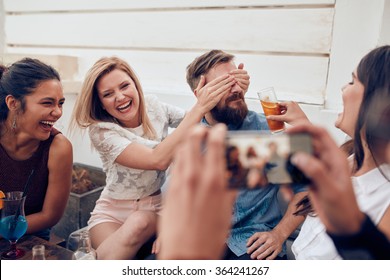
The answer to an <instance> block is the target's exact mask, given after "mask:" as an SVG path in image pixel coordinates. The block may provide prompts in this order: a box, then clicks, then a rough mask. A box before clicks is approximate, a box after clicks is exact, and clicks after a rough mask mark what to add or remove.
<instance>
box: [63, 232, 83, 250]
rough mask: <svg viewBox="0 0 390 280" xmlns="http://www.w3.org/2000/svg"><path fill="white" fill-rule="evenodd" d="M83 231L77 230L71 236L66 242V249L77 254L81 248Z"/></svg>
mask: <svg viewBox="0 0 390 280" xmlns="http://www.w3.org/2000/svg"><path fill="white" fill-rule="evenodd" d="M80 237H81V231H79V230H77V231H74V232H72V233H71V234H69V236H68V239H67V240H66V249H68V250H70V251H73V252H75V251H76V250H77V247H78V246H79V242H80Z"/></svg>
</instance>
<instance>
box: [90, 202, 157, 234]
mask: <svg viewBox="0 0 390 280" xmlns="http://www.w3.org/2000/svg"><path fill="white" fill-rule="evenodd" d="M160 210H161V194H158V195H153V196H147V197H144V198H142V199H139V200H138V199H137V200H134V199H128V200H119V199H112V198H109V197H107V196H101V197H100V198H99V199H98V200H97V201H96V205H95V208H94V209H93V211H92V213H91V218H90V219H89V221H88V229H91V228H93V227H94V226H96V225H98V224H101V223H106V222H110V223H117V224H120V225H122V224H123V223H124V222H125V220H126V219H127V218H128V217H129V216H130V215H131V214H132V213H134V212H136V211H152V212H156V213H157V214H158V213H159V211H160Z"/></svg>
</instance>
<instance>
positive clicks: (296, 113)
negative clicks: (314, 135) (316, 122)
mask: <svg viewBox="0 0 390 280" xmlns="http://www.w3.org/2000/svg"><path fill="white" fill-rule="evenodd" d="M279 105H280V107H281V111H282V115H271V116H267V119H269V120H272V121H282V122H285V123H288V124H289V125H296V124H300V123H310V121H309V119H308V118H307V116H306V114H305V113H304V112H303V110H302V109H301V107H300V106H299V104H298V103H297V102H294V101H286V102H279Z"/></svg>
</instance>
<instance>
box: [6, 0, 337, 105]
mask: <svg viewBox="0 0 390 280" xmlns="http://www.w3.org/2000/svg"><path fill="white" fill-rule="evenodd" d="M333 6H334V0H333V1H329V0H328V1H315V0H312V1H308V0H306V1H292V0H289V1H264V0H263V1H218V0H212V1H93V2H91V1H66V2H63V1H60V2H59V1H43V0H37V1H33V2H32V1H20V0H19V1H18V0H16V1H10V0H6V1H5V9H6V12H7V16H6V36H7V46H8V51H9V52H26V51H28V52H43V53H51V52H50V51H51V50H55V51H56V52H57V53H60V54H65V53H71V54H72V55H77V56H80V57H82V60H83V62H82V63H81V65H80V66H81V67H80V75H81V77H80V79H82V76H83V74H84V73H85V71H86V68H88V67H89V66H90V65H91V64H92V63H93V62H94V61H95V60H96V59H97V58H99V57H100V56H102V55H108V54H114V55H118V56H121V57H123V58H125V59H127V60H129V62H130V63H131V64H132V65H133V66H134V68H135V69H136V71H137V72H138V73H139V75H140V77H141V80H142V81H143V84H144V85H145V88H146V89H147V90H150V91H153V92H156V93H170V94H176V95H179V94H191V93H190V92H189V90H188V87H187V86H186V84H185V80H184V79H183V77H184V69H185V67H186V66H187V65H188V63H189V62H190V61H192V60H193V59H194V58H195V57H196V56H197V55H199V54H201V53H203V52H204V51H205V50H208V49H213V48H219V49H224V50H227V51H229V52H232V53H234V54H236V55H237V59H240V61H242V62H244V63H245V64H246V65H247V66H246V67H247V69H248V71H250V73H251V77H252V87H251V89H252V90H251V91H250V92H249V94H248V97H253V98H255V91H256V90H257V89H260V88H262V87H266V86H274V87H275V88H276V90H277V91H278V94H279V98H281V99H294V100H297V101H301V102H306V103H309V104H323V103H324V94H325V90H326V78H327V71H328V63H329V51H330V46H331V34H332V24H333V14H334V9H333ZM85 50H87V53H91V54H92V55H90V56H88V57H90V60H88V59H87V58H86V57H85V56H83V55H82V53H83V52H84V51H85ZM84 53H85V52H84ZM241 59H242V60H241ZM298 70H299V71H298Z"/></svg>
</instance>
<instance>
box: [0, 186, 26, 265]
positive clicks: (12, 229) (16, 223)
mask: <svg viewBox="0 0 390 280" xmlns="http://www.w3.org/2000/svg"><path fill="white" fill-rule="evenodd" d="M25 200H26V197H25V196H23V193H22V192H7V193H5V197H4V198H2V202H3V208H2V209H1V218H0V234H1V236H3V237H4V238H5V239H7V240H8V241H9V242H10V248H9V250H7V251H5V252H3V254H2V255H1V257H2V259H6V260H7V259H8V260H13V259H18V258H21V257H23V256H24V254H25V251H24V250H22V249H20V248H17V247H16V243H17V242H18V240H19V238H20V237H22V236H23V235H24V234H25V233H26V231H27V220H26V216H25V214H24V203H25Z"/></svg>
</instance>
